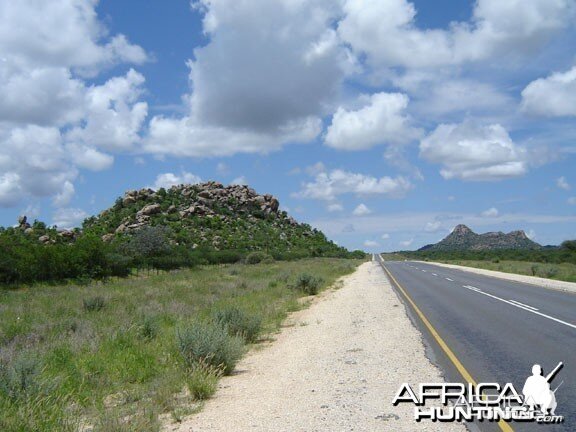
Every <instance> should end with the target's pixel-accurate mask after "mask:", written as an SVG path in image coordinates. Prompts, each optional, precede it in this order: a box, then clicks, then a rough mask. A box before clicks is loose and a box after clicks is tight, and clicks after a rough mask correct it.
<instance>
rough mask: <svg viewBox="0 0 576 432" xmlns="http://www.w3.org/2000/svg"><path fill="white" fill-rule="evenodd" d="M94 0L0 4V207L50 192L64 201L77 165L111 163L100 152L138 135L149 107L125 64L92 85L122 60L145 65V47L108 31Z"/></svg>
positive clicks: (27, 0) (135, 76)
mask: <svg viewBox="0 0 576 432" xmlns="http://www.w3.org/2000/svg"><path fill="white" fill-rule="evenodd" d="M96 5H97V2H96V1H94V0H75V1H67V0H54V1H51V2H49V3H46V2H37V1H33V0H22V1H18V2H8V3H6V4H3V5H2V7H0V29H1V30H0V52H1V53H2V55H1V58H0V94H2V98H1V99H0V147H1V148H2V157H0V171H1V172H2V173H3V174H2V176H1V180H0V206H9V205H15V204H17V203H18V202H19V201H21V200H23V199H26V198H27V197H33V198H40V197H46V196H53V197H54V199H53V203H54V205H56V206H66V205H68V203H69V202H70V200H71V198H72V196H73V194H74V184H73V183H74V180H75V179H76V177H77V175H78V169H79V168H87V169H91V170H96V171H97V170H102V169H107V168H109V167H110V166H111V165H112V163H113V161H114V158H113V156H112V155H109V154H106V153H104V152H103V151H107V150H118V149H127V148H129V147H130V145H131V144H132V143H134V142H136V141H138V139H139V137H138V136H137V135H138V131H139V130H140V128H141V127H142V125H143V122H144V118H145V117H146V113H147V106H146V104H145V103H142V102H138V101H137V99H138V97H139V96H140V86H141V85H142V83H143V81H144V78H143V77H142V76H141V75H140V74H138V73H137V72H135V71H133V70H131V71H129V72H128V73H127V74H126V76H123V77H112V78H110V79H109V80H108V81H106V82H105V83H104V84H100V85H89V84H88V82H87V80H86V77H87V76H96V75H98V74H99V73H100V72H101V71H103V70H104V69H107V68H109V67H111V66H114V65H116V64H119V63H133V64H141V63H143V62H145V61H146V60H147V55H146V53H145V51H144V50H143V49H142V48H141V47H139V46H137V45H133V44H131V43H130V42H129V41H128V40H127V39H126V37H125V36H124V35H121V34H118V35H109V33H108V31H107V29H106V28H105V27H104V26H103V25H102V23H101V22H100V21H99V20H98V16H97V13H96V11H95V8H96Z"/></svg>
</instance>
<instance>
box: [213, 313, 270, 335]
mask: <svg viewBox="0 0 576 432" xmlns="http://www.w3.org/2000/svg"><path fill="white" fill-rule="evenodd" d="M212 318H213V320H214V322H215V323H217V324H218V325H220V326H222V327H223V328H224V329H226V331H227V332H228V334H229V335H230V336H239V337H241V338H243V339H244V340H245V341H246V342H255V341H256V339H257V338H258V335H259V334H260V330H261V328H262V317H260V316H258V315H248V314H246V313H245V312H243V311H242V310H240V309H238V308H237V307H235V306H229V307H227V308H224V309H220V310H217V311H215V312H214V314H213V315H212Z"/></svg>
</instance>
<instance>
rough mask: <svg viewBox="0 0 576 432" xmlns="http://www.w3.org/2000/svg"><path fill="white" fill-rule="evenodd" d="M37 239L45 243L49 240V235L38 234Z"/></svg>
mask: <svg viewBox="0 0 576 432" xmlns="http://www.w3.org/2000/svg"><path fill="white" fill-rule="evenodd" d="M38 241H39V242H40V243H44V244H46V243H48V242H50V236H48V235H43V236H40V237H38Z"/></svg>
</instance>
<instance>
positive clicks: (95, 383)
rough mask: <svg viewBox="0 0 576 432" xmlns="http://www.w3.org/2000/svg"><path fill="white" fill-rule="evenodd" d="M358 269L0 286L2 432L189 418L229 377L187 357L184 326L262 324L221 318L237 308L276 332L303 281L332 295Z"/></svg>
mask: <svg viewBox="0 0 576 432" xmlns="http://www.w3.org/2000/svg"><path fill="white" fill-rule="evenodd" d="M359 263H360V261H352V260H342V259H328V258H318V259H306V260H300V261H294V262H268V263H260V264H256V265H243V264H234V265H219V266H203V267H198V268H195V269H191V270H181V271H176V272H172V273H163V274H159V275H152V276H149V277H134V278H129V279H120V280H118V281H114V282H110V283H106V284H103V283H93V284H88V285H63V286H34V287H30V288H22V289H18V290H1V291H0V316H2V320H0V413H2V414H1V415H0V430H2V431H3V432H12V431H22V432H23V431H63V432H66V431H75V430H77V429H78V425H79V424H80V423H82V424H89V425H93V426H94V427H95V431H114V430H122V431H131V430H135V431H136V430H137V431H157V430H159V427H160V422H159V420H158V416H159V415H160V414H164V413H166V414H172V416H173V418H180V417H181V415H182V413H186V412H191V411H193V410H194V409H195V408H191V407H195V406H197V405H195V404H199V403H200V401H201V400H203V399H206V398H208V397H210V396H211V395H212V394H213V393H214V391H215V389H216V382H217V379H218V377H219V376H220V375H221V374H222V373H223V372H230V370H226V371H222V370H221V369H220V368H217V367H214V366H211V365H209V364H208V363H207V362H206V361H205V360H206V359H200V361H190V357H186V356H185V355H183V351H182V345H181V344H179V340H178V337H177V334H178V331H177V329H189V328H191V327H190V326H192V325H193V323H197V322H203V323H213V324H214V319H215V317H220V318H222V317H223V316H226V317H227V318H226V319H228V320H230V321H232V319H234V320H236V321H235V322H238V323H240V324H241V325H244V326H247V327H246V328H248V329H249V328H250V326H252V325H255V324H254V323H252V324H251V323H250V322H249V320H248V321H246V322H244V321H243V320H242V319H240V318H239V317H238V316H236V315H234V316H232V315H233V314H232V315H231V316H230V317H228V315H226V313H224V314H222V313H219V311H228V312H227V313H228V314H229V315H230V311H231V310H238V311H242V314H243V316H246V317H256V318H254V319H255V320H257V321H260V320H261V325H259V326H258V327H259V328H258V332H257V333H258V334H264V335H265V334H269V333H273V332H275V331H277V329H278V328H279V327H280V324H281V323H282V321H283V320H284V318H285V317H286V315H287V313H288V312H290V311H293V310H297V309H298V308H300V307H301V306H300V304H299V302H298V297H300V296H302V295H304V293H302V292H301V291H299V290H295V289H292V288H291V287H292V286H293V284H294V283H295V282H296V278H297V275H299V274H303V273H305V274H310V275H313V276H314V277H315V278H318V280H320V281H322V282H321V287H320V288H325V287H327V286H329V285H331V284H332V283H333V282H334V281H335V280H336V279H337V278H338V277H339V276H341V275H343V274H346V273H350V272H352V271H353V270H354V268H355V267H356V265H358V264H359ZM222 319H223V318H222ZM227 325H228V326H227V327H226V328H227V329H228V330H229V331H230V330H231V326H230V324H229V323H228V324H227ZM245 331H246V330H245V329H241V330H240V331H239V332H237V331H236V330H234V331H233V333H240V335H244V336H245V334H244V333H243V332H245ZM254 331H256V330H254ZM255 335H256V333H254V337H251V338H248V339H249V341H253V340H256V336H255ZM231 337H235V336H231ZM235 339H238V338H237V337H235Z"/></svg>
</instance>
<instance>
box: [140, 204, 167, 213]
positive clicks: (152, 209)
mask: <svg viewBox="0 0 576 432" xmlns="http://www.w3.org/2000/svg"><path fill="white" fill-rule="evenodd" d="M161 211H162V207H161V206H160V204H148V205H147V206H144V207H142V209H141V210H140V211H139V212H138V213H136V216H138V215H142V216H150V215H154V214H158V213H160V212H161Z"/></svg>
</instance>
